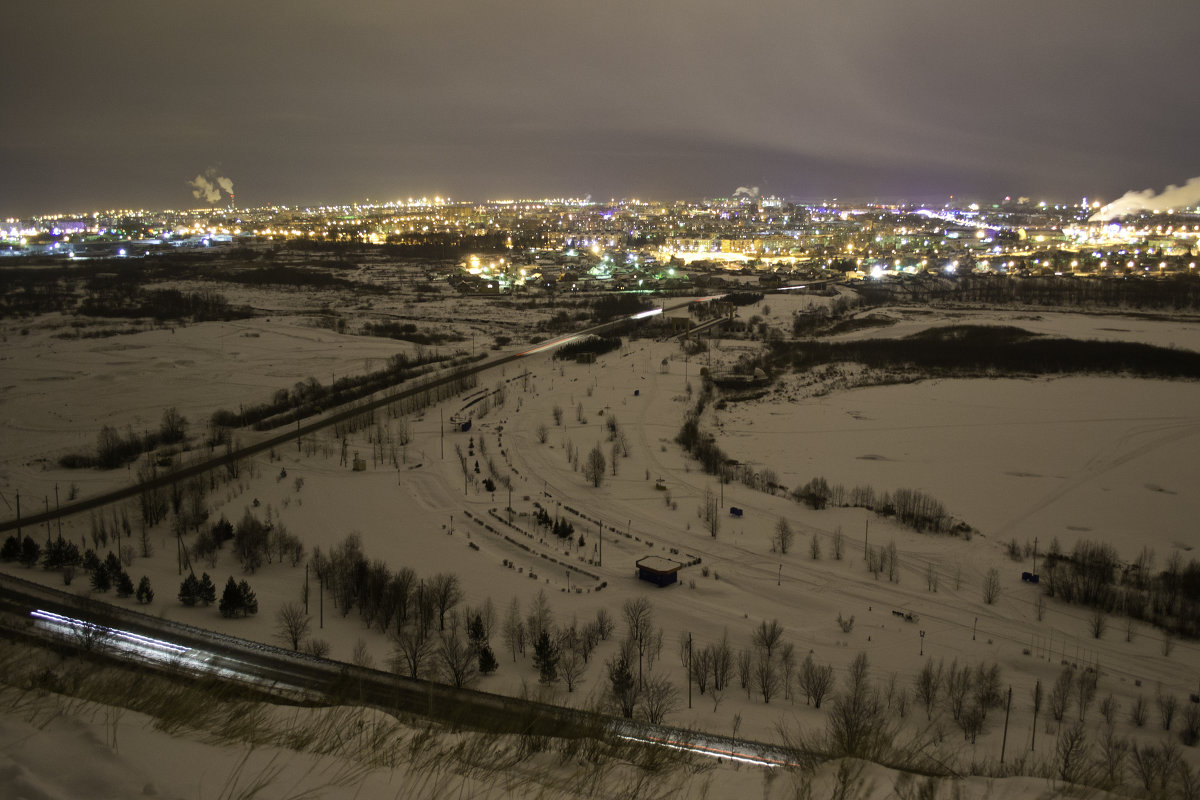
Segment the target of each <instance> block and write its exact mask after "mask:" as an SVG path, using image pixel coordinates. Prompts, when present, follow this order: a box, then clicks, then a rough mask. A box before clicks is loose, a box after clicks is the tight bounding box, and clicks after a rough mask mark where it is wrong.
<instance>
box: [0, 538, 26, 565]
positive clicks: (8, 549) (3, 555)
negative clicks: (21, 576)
mask: <svg viewBox="0 0 1200 800" xmlns="http://www.w3.org/2000/svg"><path fill="white" fill-rule="evenodd" d="M19 555H21V540H20V539H18V538H17V537H16V536H9V537H8V538H7V539H5V540H4V546H3V547H0V560H3V561H16V560H17V556H19Z"/></svg>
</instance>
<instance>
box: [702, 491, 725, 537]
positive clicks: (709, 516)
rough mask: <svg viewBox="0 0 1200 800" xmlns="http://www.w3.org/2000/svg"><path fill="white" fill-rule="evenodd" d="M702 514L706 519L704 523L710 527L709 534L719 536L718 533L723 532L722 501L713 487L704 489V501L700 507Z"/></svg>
mask: <svg viewBox="0 0 1200 800" xmlns="http://www.w3.org/2000/svg"><path fill="white" fill-rule="evenodd" d="M700 516H701V518H702V519H703V520H704V524H705V525H706V526H707V528H708V534H709V535H710V536H712V538H714V539H715V538H717V534H718V533H720V532H721V514H720V501H719V500H718V499H717V495H716V493H715V492H713V490H712V489H709V488H707V487H706V488H705V489H704V502H703V504H702V505H701V507H700Z"/></svg>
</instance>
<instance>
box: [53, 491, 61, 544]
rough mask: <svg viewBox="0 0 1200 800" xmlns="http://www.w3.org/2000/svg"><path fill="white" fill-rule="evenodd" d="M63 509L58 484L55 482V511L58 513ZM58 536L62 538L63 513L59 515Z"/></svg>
mask: <svg viewBox="0 0 1200 800" xmlns="http://www.w3.org/2000/svg"><path fill="white" fill-rule="evenodd" d="M61 510H62V507H61V506H60V505H59V503H58V484H57V483H56V484H54V511H55V513H57V512H59V511H61ZM58 538H59V539H62V515H61V514H60V515H59V517H58Z"/></svg>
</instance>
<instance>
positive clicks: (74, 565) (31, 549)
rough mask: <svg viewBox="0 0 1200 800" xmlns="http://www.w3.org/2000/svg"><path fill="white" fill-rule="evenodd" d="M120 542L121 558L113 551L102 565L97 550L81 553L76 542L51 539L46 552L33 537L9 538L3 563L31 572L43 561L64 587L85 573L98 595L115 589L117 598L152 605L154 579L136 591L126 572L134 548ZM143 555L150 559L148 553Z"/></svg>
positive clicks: (1, 551) (1, 549)
mask: <svg viewBox="0 0 1200 800" xmlns="http://www.w3.org/2000/svg"><path fill="white" fill-rule="evenodd" d="M117 542H118V544H117V549H118V550H119V551H120V553H121V554H120V556H118V555H117V554H116V553H114V552H113V551H111V550H109V551H108V555H107V556H106V557H105V558H104V560H103V561H102V560H100V557H99V556H97V555H96V551H95V550H92V549H91V548H87V549H86V550H84V551H83V552H82V553H81V552H80V549H79V547H78V546H76V544H75V543H74V542H72V541H70V540H68V539H64V538H63V537H62V536H59V537H58V538H56V539H51V540H50V541H48V542H47V543H46V547H44V548H43V547H42V546H41V544H39V543H38V542H37V541H35V540H34V539H33V538H32V537H30V536H26V537H25V538H24V539H18V538H17V537H16V536H9V537H8V538H7V539H5V540H4V544H3V545H0V561H16V562H18V563H20V564H21V565H22V566H24V567H27V568H32V567H34V566H36V565H37V564H38V562H39V561H40V562H41V564H42V568H43V569H45V570H47V571H50V572H54V571H56V572H59V573H61V575H62V579H63V583H64V584H65V585H67V586H70V585H71V582H72V581H73V580H74V579H75V574H76V572H77V571H79V570H80V569H82V570H83V572H84V574H85V575H86V576H87V579H88V585H89V586H90V587H91V589H92V591H94V592H100V593H104V592H107V591H109V590H110V589H115V590H116V594H117V597H122V598H124V597H131V596H133V595H135V594H136V595H137V601H138V602H139V603H149V602H151V601H152V600H154V590H153V589H151V588H150V579H149V578H147V577H146V576H144V575H143V576H142V579H141V580H140V581H139V582H138V585H137V587H136V588H135V587H134V585H133V579H132V578H130V577H129V573H128V572H126V567H129V566H132V565H133V559H134V549H133V547H132V545H130V544H125V545H124V546H122V545H121V544H120V540H119V539H118V540H117ZM142 554H143V555H149V553H148V552H146V550H143V552H142Z"/></svg>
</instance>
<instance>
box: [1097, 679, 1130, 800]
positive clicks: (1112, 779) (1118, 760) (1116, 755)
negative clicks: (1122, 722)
mask: <svg viewBox="0 0 1200 800" xmlns="http://www.w3.org/2000/svg"><path fill="white" fill-rule="evenodd" d="M1110 696H1111V695H1110ZM1129 747H1130V742H1129V740H1128V739H1125V738H1123V737H1120V736H1117V732H1116V731H1115V730H1113V728H1112V726H1111V725H1109V726H1108V728H1107V729H1105V731H1104V738H1102V739H1101V740H1100V757H1099V758H1098V759H1097V761H1098V763H1099V765H1100V767H1101V769H1103V770H1104V784H1105V785H1106V786H1111V787H1113V788H1116V787H1118V786H1120V785H1121V784H1123V783H1124V782H1125V762H1126V761H1127V760H1128V757H1129Z"/></svg>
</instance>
